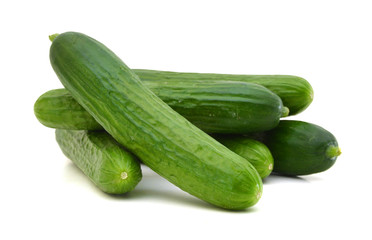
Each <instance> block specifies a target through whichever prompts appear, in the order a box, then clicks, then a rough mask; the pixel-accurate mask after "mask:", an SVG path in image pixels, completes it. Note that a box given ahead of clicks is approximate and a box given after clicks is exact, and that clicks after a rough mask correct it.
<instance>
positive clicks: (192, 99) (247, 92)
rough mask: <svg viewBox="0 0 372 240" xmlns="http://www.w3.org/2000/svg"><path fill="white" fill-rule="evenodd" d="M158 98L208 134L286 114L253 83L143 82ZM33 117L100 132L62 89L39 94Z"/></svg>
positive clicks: (265, 124)
mask: <svg viewBox="0 0 372 240" xmlns="http://www.w3.org/2000/svg"><path fill="white" fill-rule="evenodd" d="M145 85H146V86H147V87H149V88H150V89H151V90H152V91H153V92H154V93H155V94H156V95H157V96H158V97H160V98H161V99H162V100H163V101H164V102H165V103H167V104H168V105H169V106H170V107H172V108H173V110H175V111H177V112H178V113H180V114H181V115H182V116H184V117H185V118H186V119H188V120H189V121H190V122H191V123H193V124H194V125H196V126H197V127H199V128H200V129H202V130H203V131H205V132H208V133H250V132H257V131H265V130H269V129H272V128H274V127H275V126H277V125H278V124H279V119H280V117H281V116H285V115H287V114H288V109H287V108H286V107H283V105H282V101H281V100H280V98H279V97H278V96H277V95H275V94H274V93H272V92H271V91H269V90H268V89H266V88H265V87H262V86H260V85H257V84H252V83H240V82H222V81H208V82H207V81H204V82H192V81H188V82H183V83H180V82H177V83H175V82H171V83H169V84H165V85H163V84H159V82H155V81H154V82H145ZM34 111H35V115H36V117H37V118H38V120H39V121H40V122H41V123H42V124H44V125H45V126H47V127H52V128H60V129H75V130H100V129H102V127H101V126H100V125H99V124H98V123H97V122H96V121H95V119H94V118H93V117H92V116H90V114H89V113H88V112H87V111H86V110H85V109H84V108H83V107H82V106H80V105H79V104H78V103H77V102H76V101H75V99H74V98H73V97H72V96H71V94H70V93H69V92H68V91H67V90H65V89H56V90H51V91H48V92H46V93H44V94H43V95H41V96H40V97H39V99H38V100H37V101H36V103H35V105H34Z"/></svg>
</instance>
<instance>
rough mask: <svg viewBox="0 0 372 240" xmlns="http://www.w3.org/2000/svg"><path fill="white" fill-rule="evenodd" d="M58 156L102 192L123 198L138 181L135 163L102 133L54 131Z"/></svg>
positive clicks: (134, 160) (139, 174) (133, 159)
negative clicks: (70, 162) (74, 166)
mask: <svg viewBox="0 0 372 240" xmlns="http://www.w3.org/2000/svg"><path fill="white" fill-rule="evenodd" d="M56 140H57V142H58V144H59V146H60V148H61V150H62V152H63V153H64V154H65V155H66V157H68V158H69V159H70V160H71V161H72V162H73V163H74V164H76V165H77V166H78V167H79V168H80V169H81V170H82V171H83V172H84V174H85V175H86V176H88V177H89V178H90V180H91V181H92V182H93V183H94V184H95V185H96V186H97V187H98V188H100V189H101V190H102V191H104V192H106V193H111V194H123V193H126V192H129V191H131V190H133V189H134V188H135V187H136V186H137V184H138V183H139V182H140V180H141V178H142V172H141V167H140V163H139V161H138V160H137V159H136V157H135V156H134V155H132V154H131V153H129V152H128V151H127V150H125V149H124V148H123V147H121V146H120V145H119V144H118V143H117V142H116V141H115V140H114V139H113V138H112V137H111V136H110V135H109V134H107V133H106V132H105V131H99V132H94V131H84V130H81V131H78V130H62V129H57V130H56Z"/></svg>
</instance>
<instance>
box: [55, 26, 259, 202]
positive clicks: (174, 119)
mask: <svg viewBox="0 0 372 240" xmlns="http://www.w3.org/2000/svg"><path fill="white" fill-rule="evenodd" d="M50 61H51V64H52V67H53V69H54V71H55V72H56V74H57V76H58V77H59V79H60V81H61V82H62V84H63V85H64V86H65V88H66V89H67V90H68V91H69V92H70V93H71V95H72V96H73V97H74V98H75V99H76V100H77V102H78V103H79V104H80V105H82V106H83V107H84V109H86V110H87V111H88V112H89V113H90V114H91V115H92V116H93V117H94V118H95V119H96V120H97V122H98V123H99V124H100V125H101V126H103V128H104V129H105V130H106V131H107V132H108V133H109V134H110V135H111V136H113V137H114V138H115V139H116V140H117V141H118V142H119V143H120V144H122V145H123V146H126V147H127V148H128V149H129V150H130V151H131V152H132V153H134V154H135V155H136V156H138V157H139V158H140V159H141V160H142V161H143V162H144V163H145V164H146V165H147V166H149V167H150V168H151V169H153V170H154V171H155V172H157V173H158V174H160V175H161V176H163V177H164V178H166V179H168V180H169V181H170V182H172V183H173V184H175V185H176V186H178V187H180V188H181V189H183V190H184V191H186V192H188V193H190V194H192V195H194V196H196V197H198V198H200V199H203V200H204V201H207V202H209V203H211V204H214V205H216V206H220V207H223V208H227V209H243V208H247V207H250V206H252V205H254V204H255V203H256V202H257V201H258V200H259V198H260V197H261V193H262V181H261V178H260V176H259V175H258V173H257V171H256V170H255V169H254V167H253V166H252V165H251V164H250V163H249V162H248V161H246V160H245V159H244V158H242V157H240V156H239V155H237V154H235V153H233V152H231V151H230V150H229V149H227V148H226V147H224V146H223V145H222V144H220V143H218V142H217V141H215V140H214V139H213V138H212V137H210V136H209V135H207V134H206V133H204V132H203V131H202V130H200V129H199V128H197V127H195V126H194V125H193V124H191V123H190V122H189V121H187V120H186V119H185V118H184V117H182V116H181V115H179V114H178V113H177V112H175V111H174V110H172V109H171V108H170V107H169V106H168V105H167V104H166V103H164V102H163V101H162V100H161V99H160V98H158V97H157V96H156V95H155V94H154V93H153V92H152V91H150V90H149V89H148V88H147V87H146V86H144V85H143V83H142V82H141V81H140V79H139V78H138V76H137V75H136V74H135V73H134V72H133V71H132V70H130V69H129V68H128V67H127V66H126V65H125V64H124V63H123V62H122V61H121V60H120V59H119V58H118V57H117V56H116V55H115V54H114V53H113V52H112V51H110V50H109V49H108V48H106V47H105V46H104V45H103V44H101V43H99V42H98V41H96V40H94V39H92V38H90V37H88V36H86V35H84V34H81V33H75V32H67V33H63V34H60V35H59V36H57V37H56V38H55V39H54V40H53V43H52V46H51V48H50Z"/></svg>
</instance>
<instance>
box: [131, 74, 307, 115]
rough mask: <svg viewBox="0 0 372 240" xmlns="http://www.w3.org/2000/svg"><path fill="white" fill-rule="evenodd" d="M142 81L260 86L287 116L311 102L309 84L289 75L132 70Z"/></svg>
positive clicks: (301, 109)
mask: <svg viewBox="0 0 372 240" xmlns="http://www.w3.org/2000/svg"><path fill="white" fill-rule="evenodd" d="M133 71H134V72H135V73H136V74H137V75H138V76H139V77H140V78H141V80H143V81H160V82H163V83H169V82H171V81H176V82H184V81H188V80H193V81H196V80H199V81H205V80H217V81H239V82H248V83H256V84H259V85H262V86H264V87H266V88H268V89H269V90H271V91H272V92H274V93H275V94H277V95H278V96H279V97H280V98H281V99H282V101H283V105H284V106H286V107H287V108H289V115H296V114H298V113H300V112H302V111H304V110H305V109H306V108H307V107H308V106H309V105H310V104H311V102H312V101H313V97H314V91H313V88H312V87H311V85H310V83H309V82H308V81H307V80H305V79H303V78H301V77H298V76H291V75H235V74H216V73H184V72H169V71H156V70H146V69H134V70H133Z"/></svg>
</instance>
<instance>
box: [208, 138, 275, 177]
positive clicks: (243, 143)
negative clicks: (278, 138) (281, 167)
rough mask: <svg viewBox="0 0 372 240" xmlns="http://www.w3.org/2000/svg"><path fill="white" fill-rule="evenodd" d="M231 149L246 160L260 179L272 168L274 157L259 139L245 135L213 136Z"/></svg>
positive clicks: (269, 172) (267, 174) (268, 173)
mask: <svg viewBox="0 0 372 240" xmlns="http://www.w3.org/2000/svg"><path fill="white" fill-rule="evenodd" d="M214 137H215V138H216V139H217V141H219V142H220V143H222V144H223V145H224V146H226V147H227V148H228V149H230V150H231V151H233V152H235V153H236V154H238V155H239V156H241V157H243V158H245V159H246V160H248V161H249V162H250V163H251V164H252V165H253V167H254V168H255V169H256V170H257V172H258V173H259V174H260V177H261V178H262V179H264V178H266V177H267V176H269V175H270V174H271V172H272V170H273V166H274V159H273V156H272V154H271V152H270V150H269V149H268V147H267V146H266V145H265V144H263V143H262V142H260V141H257V140H254V139H251V138H249V137H245V136H224V135H220V136H214Z"/></svg>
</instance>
